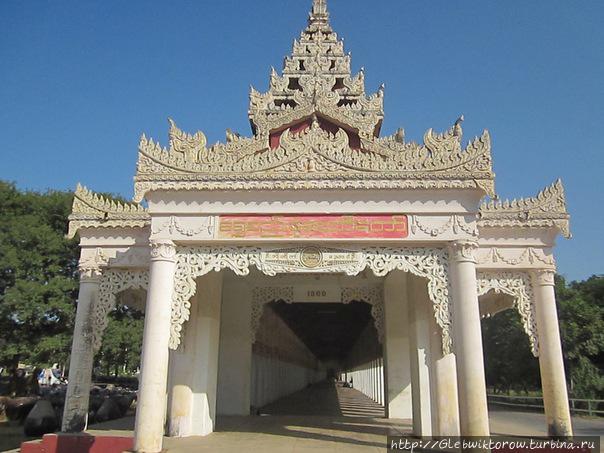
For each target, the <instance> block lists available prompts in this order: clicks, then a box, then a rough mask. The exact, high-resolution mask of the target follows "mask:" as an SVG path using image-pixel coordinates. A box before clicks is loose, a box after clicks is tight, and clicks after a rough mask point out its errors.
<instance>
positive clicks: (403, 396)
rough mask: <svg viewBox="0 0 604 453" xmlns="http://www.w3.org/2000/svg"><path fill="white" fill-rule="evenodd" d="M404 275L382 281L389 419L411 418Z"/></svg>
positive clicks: (388, 276)
mask: <svg viewBox="0 0 604 453" xmlns="http://www.w3.org/2000/svg"><path fill="white" fill-rule="evenodd" d="M406 295H407V275H406V274H405V273H404V272H402V271H392V272H390V273H389V274H388V275H387V276H386V278H385V281H384V311H385V315H384V363H385V366H386V379H385V381H386V385H385V387H386V392H385V396H386V398H385V403H384V405H385V406H386V414H387V416H388V418H407V419H410V418H411V417H412V405H411V373H410V370H409V337H408V315H407V297H406Z"/></svg>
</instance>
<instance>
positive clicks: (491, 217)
mask: <svg viewBox="0 0 604 453" xmlns="http://www.w3.org/2000/svg"><path fill="white" fill-rule="evenodd" d="M569 219H570V216H569V215H568V212H567V210H566V198H565V196H564V187H563V186H562V181H560V180H559V179H558V180H557V181H556V182H554V183H553V184H552V185H551V186H549V187H546V188H545V189H543V190H542V191H541V192H539V193H538V194H537V196H536V197H530V198H520V199H515V200H512V201H508V200H505V201H503V202H502V201H493V200H491V201H489V202H487V203H483V204H482V206H481V207H480V213H479V220H478V227H479V228H489V227H514V228H552V227H554V228H557V229H558V230H559V231H560V233H562V235H564V237H566V238H570V237H571V234H570V227H569Z"/></svg>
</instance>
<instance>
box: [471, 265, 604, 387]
mask: <svg viewBox="0 0 604 453" xmlns="http://www.w3.org/2000/svg"><path fill="white" fill-rule="evenodd" d="M556 299H557V306H558V317H559V322H560V334H561V339H562V350H563V354H564V361H565V367H566V377H567V380H568V383H569V389H570V394H571V396H573V397H576V398H604V276H592V277H590V278H589V279H587V280H585V281H581V282H572V283H570V284H569V285H567V284H566V282H565V280H564V279H563V278H562V277H556ZM482 331H483V344H484V351H485V369H486V378H487V385H489V386H490V387H492V388H494V389H495V390H496V391H502V392H510V391H525V392H527V391H538V390H539V389H540V388H541V381H540V375H539V363H538V360H537V359H536V358H534V357H533V356H532V355H531V353H530V348H529V343H528V338H527V336H526V334H525V333H524V330H523V328H522V324H521V323H520V318H519V316H518V314H517V313H516V312H515V311H514V310H507V311H505V312H502V313H499V314H497V315H495V316H493V317H492V318H487V319H485V320H483V322H482Z"/></svg>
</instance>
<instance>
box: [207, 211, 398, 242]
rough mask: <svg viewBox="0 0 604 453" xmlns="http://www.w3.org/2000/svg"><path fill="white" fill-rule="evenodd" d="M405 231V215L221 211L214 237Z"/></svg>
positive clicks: (391, 235) (382, 235)
mask: <svg viewBox="0 0 604 453" xmlns="http://www.w3.org/2000/svg"><path fill="white" fill-rule="evenodd" d="M408 234H409V230H408V223H407V216H405V215H398V214H373V215H356V214H354V215H332V214H327V215H297V214H279V215H222V216H220V222H219V227H218V239H240V238H247V239H269V238H292V239H294V238H301V239H306V238H308V239H311V238H312V239H363V238H370V239H401V238H406V237H407V236H408Z"/></svg>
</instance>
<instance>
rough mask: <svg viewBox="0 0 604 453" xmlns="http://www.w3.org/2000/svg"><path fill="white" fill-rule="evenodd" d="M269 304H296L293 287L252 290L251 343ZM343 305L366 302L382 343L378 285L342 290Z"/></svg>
mask: <svg viewBox="0 0 604 453" xmlns="http://www.w3.org/2000/svg"><path fill="white" fill-rule="evenodd" d="M270 302H285V303H288V304H291V303H293V302H296V300H295V298H294V287H293V286H260V287H256V288H254V291H253V293H252V316H251V323H250V324H251V336H252V343H254V342H255V341H256V333H257V332H258V327H259V326H260V319H261V318H262V313H263V309H264V305H265V304H268V303H270ZM338 302H341V303H343V304H348V303H350V302H366V303H368V304H369V305H371V316H372V317H373V323H374V325H375V329H376V331H377V333H378V341H379V342H380V343H382V342H383V341H384V302H383V291H382V287H381V286H379V285H373V286H369V287H366V286H361V287H350V288H349V287H345V288H342V290H341V294H340V300H339V301H338Z"/></svg>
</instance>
